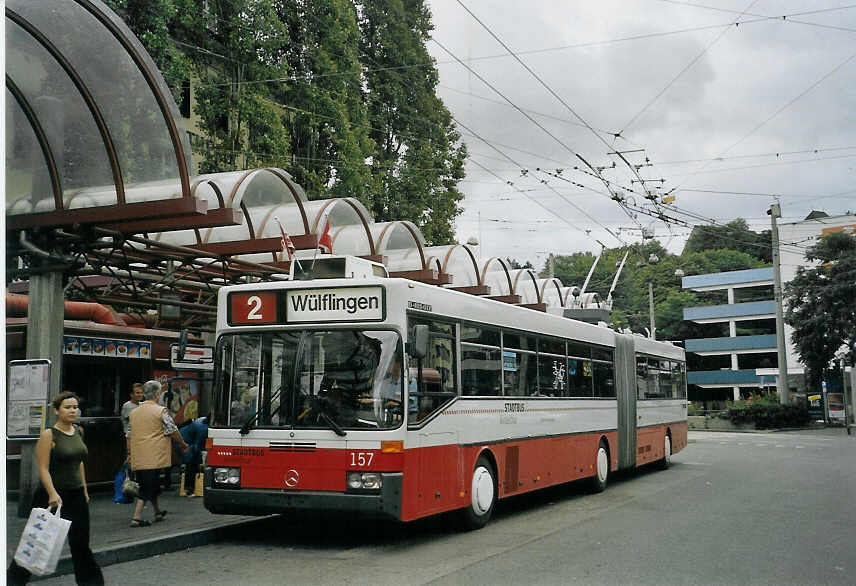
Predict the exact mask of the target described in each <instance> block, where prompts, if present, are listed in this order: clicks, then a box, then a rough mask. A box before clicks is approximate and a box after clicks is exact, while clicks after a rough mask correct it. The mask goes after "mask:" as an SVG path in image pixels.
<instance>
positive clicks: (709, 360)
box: [682, 267, 778, 400]
mask: <svg viewBox="0 0 856 586" xmlns="http://www.w3.org/2000/svg"><path fill="white" fill-rule="evenodd" d="M682 287H683V289H686V290H690V291H695V292H698V293H702V294H706V295H705V296H706V297H709V298H710V299H712V300H713V303H711V304H710V305H702V306H698V307H687V308H685V309H684V320H687V321H692V322H694V323H697V324H701V325H703V326H705V327H703V328H702V329H703V330H706V331H709V332H710V335H709V337H702V338H695V339H689V340H686V343H685V349H686V351H687V352H688V353H689V352H694V353H695V354H696V355H698V356H699V357H701V360H700V363H701V368H697V369H695V370H691V371H689V372H688V373H687V383H688V384H690V385H696V386H697V387H698V388H700V389H703V391H702V392H701V393H700V395H701V396H700V397H697V398H699V399H714V400H715V399H739V398H740V397H741V396H745V395H747V394H751V393H753V392H759V391H762V390H774V389H775V386H776V378H775V374H772V375H771V374H764V375H759V374H758V373H757V372H756V370H757V369H764V370H765V371H766V372H768V373H769V372H770V371H771V370H772V372H774V373H777V372H778V368H777V360H776V306H775V302H774V300H773V268H772V267H764V268H759V269H746V270H742V271H728V272H724V273H713V274H707V275H693V276H689V277H683V279H682ZM716 301H719V302H716Z"/></svg>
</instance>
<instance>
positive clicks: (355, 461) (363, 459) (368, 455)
mask: <svg viewBox="0 0 856 586" xmlns="http://www.w3.org/2000/svg"><path fill="white" fill-rule="evenodd" d="M373 458H374V453H372V452H351V466H371V465H372V459H373Z"/></svg>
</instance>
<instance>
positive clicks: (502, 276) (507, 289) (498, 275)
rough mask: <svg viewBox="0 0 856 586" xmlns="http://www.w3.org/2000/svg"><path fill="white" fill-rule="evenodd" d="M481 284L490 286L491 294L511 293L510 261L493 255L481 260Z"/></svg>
mask: <svg viewBox="0 0 856 586" xmlns="http://www.w3.org/2000/svg"><path fill="white" fill-rule="evenodd" d="M479 278H480V280H481V282H480V283H479V284H480V285H487V286H488V287H490V294H491V295H511V294H512V283H511V275H510V274H509V269H508V263H507V262H505V260H503V259H501V258H498V257H493V258H489V259H487V260H482V261H481V273H480V277H479Z"/></svg>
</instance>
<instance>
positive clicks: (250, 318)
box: [229, 291, 279, 326]
mask: <svg viewBox="0 0 856 586" xmlns="http://www.w3.org/2000/svg"><path fill="white" fill-rule="evenodd" d="M277 305H278V304H277V294H276V292H275V291H253V292H252V293H230V294H229V325H238V326H241V325H258V324H275V323H278V319H279V316H278V313H279V311H278V309H277Z"/></svg>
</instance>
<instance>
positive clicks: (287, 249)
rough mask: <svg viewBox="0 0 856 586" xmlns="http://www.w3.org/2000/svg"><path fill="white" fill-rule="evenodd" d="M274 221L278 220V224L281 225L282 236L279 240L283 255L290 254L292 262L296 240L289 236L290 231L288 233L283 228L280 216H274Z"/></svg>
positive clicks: (289, 259) (289, 257)
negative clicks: (293, 240)
mask: <svg viewBox="0 0 856 586" xmlns="http://www.w3.org/2000/svg"><path fill="white" fill-rule="evenodd" d="M274 221H276V223H277V225H278V226H279V233H280V235H281V236H282V237H281V238H280V241H279V243H280V246H281V250H280V252H281V253H282V255H283V256H288V261H289V262H291V259H292V257H293V256H294V251H295V248H294V242H292V241H291V238H289V237H288V233H286V231H285V230H284V229H283V227H282V223H281V222H280V221H279V218H277V217H274Z"/></svg>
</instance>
